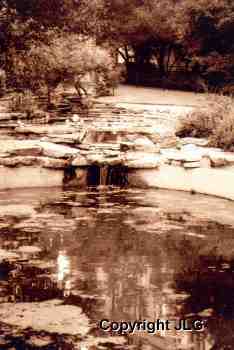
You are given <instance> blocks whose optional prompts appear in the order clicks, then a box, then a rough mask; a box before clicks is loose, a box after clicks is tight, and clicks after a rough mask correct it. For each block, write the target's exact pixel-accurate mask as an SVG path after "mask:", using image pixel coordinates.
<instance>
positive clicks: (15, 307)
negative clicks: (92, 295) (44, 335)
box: [0, 300, 90, 337]
mask: <svg viewBox="0 0 234 350" xmlns="http://www.w3.org/2000/svg"><path fill="white" fill-rule="evenodd" d="M0 320H1V321H2V322H4V323H7V324H9V325H13V326H17V327H19V328H21V329H26V328H29V327H30V328H32V329H33V330H36V331H46V332H52V333H60V334H69V335H79V336H82V337H83V336H85V335H87V333H88V331H89V329H90V325H89V320H88V318H87V316H86V315H85V314H83V313H82V310H81V308H79V307H77V306H73V305H63V304H62V301H61V300H50V301H45V302H39V303H2V304H1V308H0Z"/></svg>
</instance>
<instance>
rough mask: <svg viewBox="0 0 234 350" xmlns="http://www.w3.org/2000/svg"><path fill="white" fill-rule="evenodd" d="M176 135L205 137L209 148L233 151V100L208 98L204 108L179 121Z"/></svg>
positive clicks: (230, 98) (224, 97)
mask: <svg viewBox="0 0 234 350" xmlns="http://www.w3.org/2000/svg"><path fill="white" fill-rule="evenodd" d="M176 135H177V136H180V137H189V136H191V137H207V138H209V145H210V146H212V147H219V148H222V149H224V150H230V151H234V99H233V98H232V97H228V96H222V95H213V96H208V99H207V104H206V106H204V107H200V108H197V109H196V110H194V111H193V112H192V113H190V114H189V115H188V116H186V117H184V118H182V119H181V120H180V122H179V125H178V127H177V132H176Z"/></svg>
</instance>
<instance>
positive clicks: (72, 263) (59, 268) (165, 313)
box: [0, 190, 234, 350]
mask: <svg viewBox="0 0 234 350" xmlns="http://www.w3.org/2000/svg"><path fill="white" fill-rule="evenodd" d="M176 195H178V194H176ZM30 196H31V197H30ZM146 196H147V191H144V192H141V191H135V192H134V191H132V192H131V191H129V192H128V191H116V190H113V191H108V190H103V191H101V192H97V191H96V192H94V191H93V192H71V191H67V192H60V191H59V190H57V192H56V191H55V192H54V193H49V192H46V191H44V192H43V191H42V190H40V192H39V193H32V194H31V195H29V194H28V193H27V195H26V196H25V201H26V202H27V203H26V204H27V205H29V206H30V205H31V206H32V207H33V208H34V211H32V213H33V214H32V215H31V216H30V217H26V218H25V217H23V218H22V217H21V218H19V216H18V215H17V211H16V212H14V213H13V214H14V215H13V214H12V215H11V226H10V227H9V228H8V232H9V233H11V234H9V235H8V237H7V240H6V239H5V238H4V237H3V236H2V237H1V241H0V242H1V244H2V246H4V247H5V248H6V247H7V249H9V250H14V251H15V252H17V248H18V247H20V246H22V245H29V244H30V245H31V244H34V245H35V244H37V245H38V246H40V248H41V249H42V252H41V253H40V255H39V256H35V257H28V258H27V255H26V256H25V257H24V262H17V263H16V265H17V266H15V265H14V264H15V263H14V264H13V267H12V269H13V271H14V273H11V272H10V273H9V274H8V275H7V277H6V279H5V282H4V283H7V284H6V286H7V287H6V286H5V287H4V288H5V289H4V288H3V287H2V289H1V292H2V294H3V298H5V295H6V293H8V294H9V295H12V296H14V299H12V300H11V301H16V302H20V301H41V300H47V299H52V298H63V299H64V302H65V303H70V304H75V305H79V306H81V307H82V308H83V311H84V312H85V313H87V314H88V316H89V317H90V318H91V320H92V322H93V323H94V324H98V323H99V321H100V320H101V319H103V318H107V319H109V320H114V321H121V320H124V321H135V320H149V321H154V320H156V319H164V320H166V319H169V320H178V319H180V318H187V319H189V320H193V319H196V318H199V319H202V320H203V319H206V320H207V324H208V327H207V328H206V329H205V330H204V331H203V332H198V331H194V332H192V331H187V332H175V330H174V329H171V330H170V331H163V330H160V331H159V332H158V333H157V335H158V336H153V337H152V336H151V335H148V334H135V335H133V336H130V337H129V339H128V343H129V346H131V345H132V346H134V347H137V348H139V349H142V350H143V349H152V348H159V349H178V350H179V349H193V350H211V349H212V350H215V349H228V348H232V347H234V339H233V336H231V334H233V333H234V332H233V331H234V312H233V310H234V308H233V305H234V298H233V295H234V275H233V272H234V268H233V266H234V264H232V260H231V257H232V253H231V252H232V249H233V247H234V235H233V233H234V229H233V228H232V227H230V226H225V225H220V224H218V223H215V222H210V221H208V220H205V219H203V220H202V221H201V220H200V219H199V220H198V219H196V217H193V216H191V215H190V214H189V212H188V211H187V212H185V211H182V210H181V211H179V213H176V212H173V211H171V212H168V210H165V208H164V206H163V205H161V202H160V200H159V198H160V193H159V194H158V197H157V196H156V195H155V193H153V194H152V202H150V200H149V198H150V197H149V196H148V197H147V201H145V200H144V198H145V197H146ZM155 196H156V197H155ZM165 196H168V194H167V192H165ZM180 196H183V195H182V194H180ZM22 197H23V193H22V192H19V195H18V197H17V193H16V192H15V193H14V198H13V201H14V202H15V206H16V207H17V203H18V202H20V203H21V202H22ZM156 198H157V200H156ZM7 200H9V198H8V197H7ZM171 200H173V198H172V197H171ZM17 201H18V202H17ZM146 202H147V203H146ZM175 203H176V201H175ZM1 205H4V201H3V202H2V203H1ZM231 209H233V208H231ZM8 218H9V217H2V221H3V222H4V220H5V222H8ZM25 228H27V229H26V230H25ZM35 228H36V231H35ZM187 233H190V234H187ZM191 233H192V234H191ZM22 237H23V239H22ZM220 237H222V240H221V239H220ZM6 242H7V244H6ZM15 242H16V244H15ZM13 243H14V244H13ZM227 247H229V250H227ZM229 252H230V254H229ZM228 254H229V255H228ZM233 257H234V255H233ZM16 267H17V269H18V270H17V269H16ZM0 284H1V281H0ZM2 286H3V285H2ZM6 291H7V292H6ZM1 301H6V300H5V299H1ZM207 310H208V311H209V310H210V313H209V312H208V311H207ZM227 334H229V335H227ZM159 336H160V337H159ZM82 346H84V347H85V345H82ZM87 348H88V347H87ZM64 349H65V348H64Z"/></svg>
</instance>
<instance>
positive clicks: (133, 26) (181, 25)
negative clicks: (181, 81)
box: [96, 0, 187, 76]
mask: <svg viewBox="0 0 234 350" xmlns="http://www.w3.org/2000/svg"><path fill="white" fill-rule="evenodd" d="M182 5H183V1H182V0H181V1H175V0H159V1H156V0H147V1H142V0H131V1H128V2H127V3H126V1H124V0H110V1H108V3H107V2H106V1H104V0H99V2H98V5H97V2H96V7H97V8H96V16H97V27H96V37H97V41H98V43H101V44H102V43H109V45H111V46H113V45H114V46H115V47H116V49H117V50H118V51H119V54H120V55H121V56H122V58H123V59H124V61H125V62H126V64H127V65H128V64H129V63H130V62H134V63H135V64H136V65H138V66H141V65H142V64H145V63H146V64H148V63H149V62H152V61H155V62H156V63H157V66H158V68H159V71H160V75H161V76H166V75H168V74H169V72H170V70H171V69H172V67H173V66H174V65H175V64H176V62H178V60H180V59H182V58H183V57H184V55H185V53H184V51H183V45H182V44H183V37H184V35H185V33H186V30H187V28H186V25H187V23H186V21H185V19H186V18H185V17H184V16H183V11H182V10H183V8H181V6H182ZM100 9H101V10H100Z"/></svg>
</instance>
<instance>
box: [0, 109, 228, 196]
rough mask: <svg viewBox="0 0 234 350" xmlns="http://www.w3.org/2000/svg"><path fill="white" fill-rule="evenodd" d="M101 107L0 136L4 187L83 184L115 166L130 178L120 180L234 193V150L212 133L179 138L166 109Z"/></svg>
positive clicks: (22, 126) (0, 181) (0, 179)
mask: <svg viewBox="0 0 234 350" xmlns="http://www.w3.org/2000/svg"><path fill="white" fill-rule="evenodd" d="M95 108H96V109H95ZM95 108H94V109H93V110H92V111H91V112H90V113H91V114H90V116H89V117H88V118H87V119H85V118H82V117H81V116H78V115H73V116H72V117H70V118H67V119H66V121H65V122H64V121H63V122H62V123H57V124H53V125H32V124H28V125H25V124H21V123H18V124H17V125H15V126H14V132H13V134H12V131H11V132H10V133H9V134H7V135H6V137H5V139H4V140H2V141H0V146H1V151H0V173H1V177H0V189H6V188H16V187H27V186H29V187H37V186H57V185H58V186H60V185H63V184H66V185H73V186H74V185H75V186H83V185H87V183H88V181H87V178H88V177H89V176H90V174H89V169H90V168H92V171H94V173H95V174H94V177H97V178H98V177H99V178H100V179H99V180H100V181H99V180H97V179H96V180H95V181H94V182H92V184H96V185H99V184H102V185H106V184H110V183H109V182H108V181H107V180H106V179H107V178H108V176H109V175H110V173H112V168H115V174H114V175H113V174H112V175H113V176H112V175H111V176H112V177H114V178H116V177H118V176H121V173H124V176H126V174H127V177H128V181H123V183H122V182H118V181H117V185H118V184H119V185H122V184H126V183H129V184H130V185H136V186H146V187H160V188H173V189H179V190H186V191H194V192H200V193H207V194H213V195H218V196H221V197H225V198H229V199H234V189H233V190H232V187H233V186H232V184H233V181H234V166H233V165H234V153H231V152H224V151H222V150H220V149H216V148H211V147H209V145H208V141H207V140H206V139H196V138H178V137H176V136H175V133H174V129H175V128H174V124H173V123H174V121H173V122H172V123H171V125H170V123H168V122H167V123H162V122H161V121H162V119H163V118H162V113H159V114H160V116H159V117H157V115H156V114H157V113H156V112H155V111H154V115H152V114H150V112H149V113H148V114H147V111H140V112H139V111H137V112H129V113H128V112H127V111H126V110H125V109H123V108H117V107H113V106H112V107H110V106H106V107H105V108H104V106H101V107H100V106H99V107H98V108H97V107H95ZM155 113H156V114H155ZM92 115H93V116H92ZM89 118H91V119H89ZM164 119H165V118H164ZM118 168H119V169H120V170H118ZM108 174H109V175H108ZM91 176H93V174H91ZM101 178H102V180H101ZM115 180H116V179H115ZM111 184H112V183H111ZM114 184H116V181H115V182H114Z"/></svg>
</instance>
